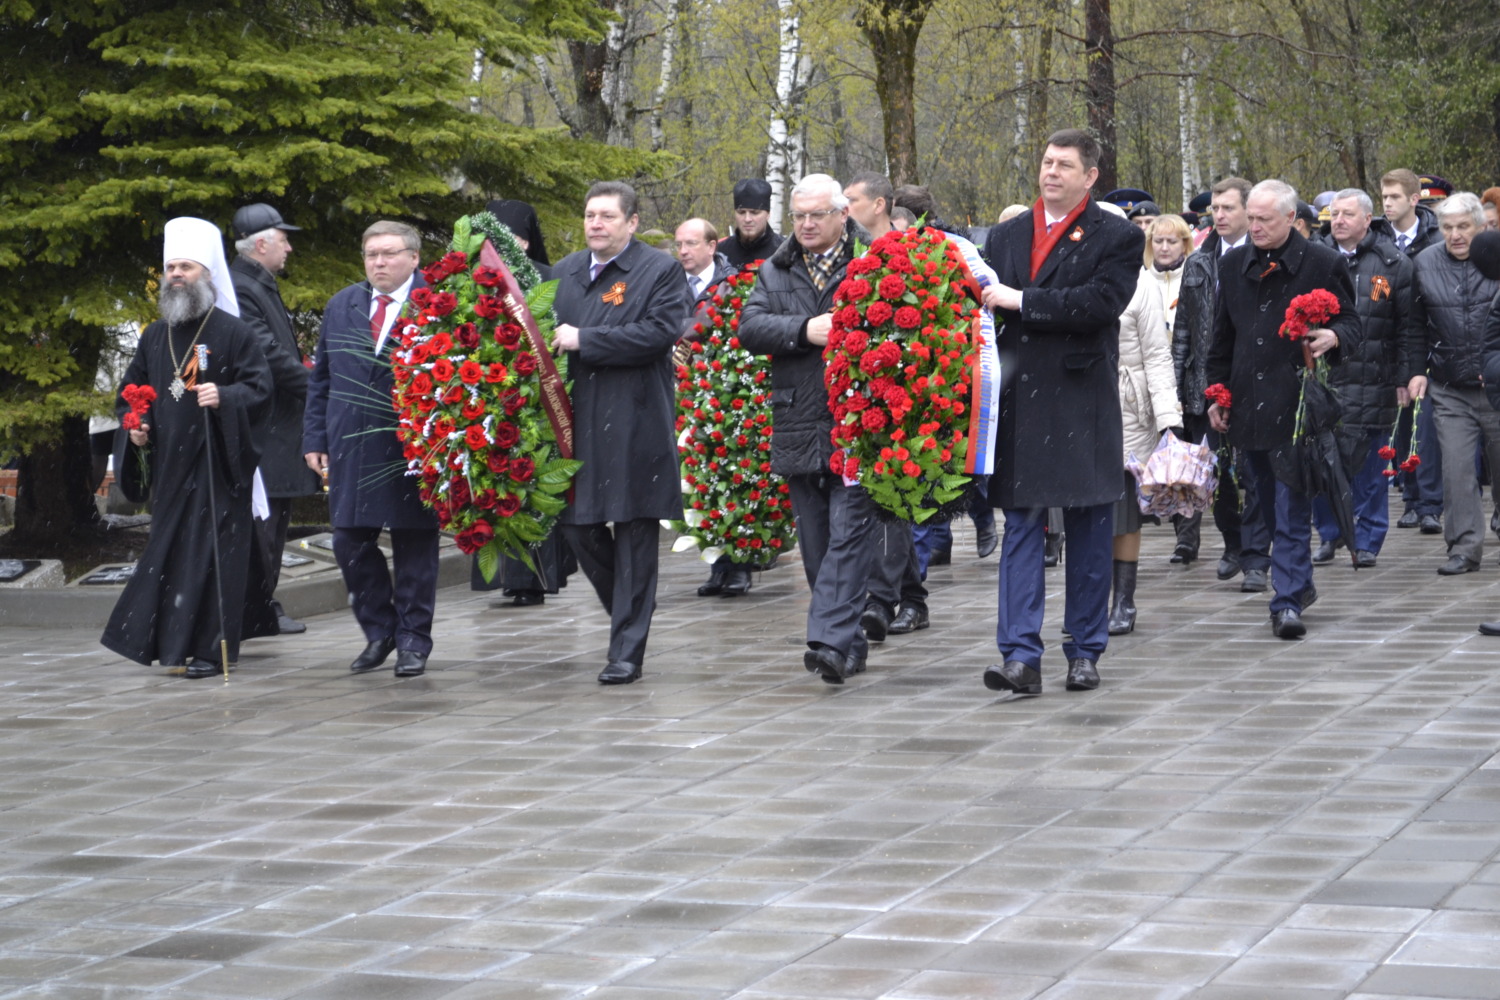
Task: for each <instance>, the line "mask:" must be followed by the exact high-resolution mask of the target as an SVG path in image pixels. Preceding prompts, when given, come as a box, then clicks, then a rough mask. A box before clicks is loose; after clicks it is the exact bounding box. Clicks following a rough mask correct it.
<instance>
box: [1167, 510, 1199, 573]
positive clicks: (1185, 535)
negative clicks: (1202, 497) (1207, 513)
mask: <svg viewBox="0 0 1500 1000" xmlns="http://www.w3.org/2000/svg"><path fill="white" fill-rule="evenodd" d="M1172 525H1173V527H1175V528H1176V529H1177V546H1176V548H1174V549H1173V550H1172V559H1171V561H1172V562H1174V563H1191V562H1194V561H1196V560H1197V558H1198V539H1199V538H1200V537H1201V531H1202V528H1203V511H1201V510H1198V511H1194V512H1193V516H1192V517H1183V516H1182V515H1181V514H1178V515H1176V516H1174V517H1173V518H1172Z"/></svg>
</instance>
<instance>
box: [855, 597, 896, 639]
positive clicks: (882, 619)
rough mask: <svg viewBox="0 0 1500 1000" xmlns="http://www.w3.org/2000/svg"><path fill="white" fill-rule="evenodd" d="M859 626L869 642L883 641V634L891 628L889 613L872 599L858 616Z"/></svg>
mask: <svg viewBox="0 0 1500 1000" xmlns="http://www.w3.org/2000/svg"><path fill="white" fill-rule="evenodd" d="M859 627H860V628H861V629H862V630H863V631H864V633H865V638H866V639H868V640H869V641H870V642H885V634H886V633H887V632H889V631H890V628H891V614H890V612H889V611H887V610H886V609H885V608H884V607H882V606H881V605H879V604H876V603H874V602H873V601H872V602H870V603H869V604H866V605H865V610H864V611H863V613H861V614H860V616H859Z"/></svg>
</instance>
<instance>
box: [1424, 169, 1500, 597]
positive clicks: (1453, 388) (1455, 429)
mask: <svg viewBox="0 0 1500 1000" xmlns="http://www.w3.org/2000/svg"><path fill="white" fill-rule="evenodd" d="M1436 213H1437V219H1438V227H1439V228H1440V229H1441V230H1442V234H1443V242H1442V243H1440V244H1435V245H1433V246H1430V247H1428V248H1427V249H1426V250H1423V251H1422V252H1421V253H1419V254H1417V256H1416V261H1415V263H1416V283H1415V286H1414V287H1415V293H1414V294H1413V296H1412V327H1413V335H1412V336H1411V337H1410V338H1408V341H1407V350H1406V357H1405V375H1406V378H1407V390H1408V391H1409V392H1410V393H1411V395H1412V398H1413V399H1424V400H1426V402H1425V403H1424V406H1430V407H1431V408H1432V426H1433V429H1434V430H1435V431H1436V432H1437V444H1438V450H1439V451H1440V452H1441V453H1442V460H1443V540H1444V541H1445V542H1447V543H1448V561H1447V562H1445V563H1443V565H1441V566H1439V567H1438V573H1439V574H1441V575H1442V576H1457V575H1459V574H1462V573H1472V572H1473V571H1474V570H1476V569H1478V568H1479V560H1480V556H1481V555H1482V553H1483V550H1484V507H1483V504H1482V503H1481V501H1480V498H1479V474H1478V472H1477V471H1476V470H1475V468H1474V452H1475V449H1476V448H1477V447H1478V446H1479V445H1480V443H1481V442H1482V443H1483V445H1484V450H1485V454H1486V455H1487V456H1488V458H1489V464H1490V470H1491V472H1492V474H1493V472H1494V470H1496V469H1500V413H1497V412H1496V411H1495V409H1494V407H1492V406H1490V404H1489V400H1487V399H1486V398H1485V395H1484V380H1483V378H1482V374H1483V356H1484V326H1485V318H1486V316H1487V314H1488V312H1489V308H1490V303H1491V302H1493V301H1494V299H1495V296H1496V295H1497V294H1500V281H1494V280H1491V279H1490V278H1486V277H1485V276H1484V275H1483V274H1481V273H1480V272H1479V269H1478V268H1477V267H1476V266H1475V264H1474V262H1473V261H1471V260H1470V259H1469V248H1470V245H1471V243H1472V242H1473V240H1474V237H1475V236H1477V235H1478V234H1479V233H1480V232H1481V231H1482V230H1483V229H1484V207H1483V206H1482V205H1481V204H1480V202H1479V199H1478V197H1476V196H1475V195H1474V194H1473V193H1471V192H1468V191H1459V192H1457V193H1456V194H1453V195H1451V196H1449V197H1448V198H1446V199H1445V200H1444V201H1442V202H1441V203H1440V204H1439V205H1438V206H1437V208H1436Z"/></svg>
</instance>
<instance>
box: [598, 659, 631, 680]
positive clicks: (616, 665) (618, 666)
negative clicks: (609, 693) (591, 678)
mask: <svg viewBox="0 0 1500 1000" xmlns="http://www.w3.org/2000/svg"><path fill="white" fill-rule="evenodd" d="M640 679H641V668H640V665H639V664H637V663H627V662H625V661H624V660H615V661H613V662H611V663H610V664H609V665H608V666H606V667H605V668H604V669H603V670H601V671H599V683H600V684H633V683H635V682H636V681H638V680H640Z"/></svg>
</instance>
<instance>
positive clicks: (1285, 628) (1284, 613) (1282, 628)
mask: <svg viewBox="0 0 1500 1000" xmlns="http://www.w3.org/2000/svg"><path fill="white" fill-rule="evenodd" d="M1271 634H1272V635H1274V636H1276V638H1278V639H1300V638H1302V637H1303V636H1304V635H1306V634H1307V626H1306V625H1304V624H1302V616H1301V615H1300V614H1298V613H1297V612H1296V611H1295V610H1293V609H1292V608H1285V609H1283V610H1281V611H1273V612H1271Z"/></svg>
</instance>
